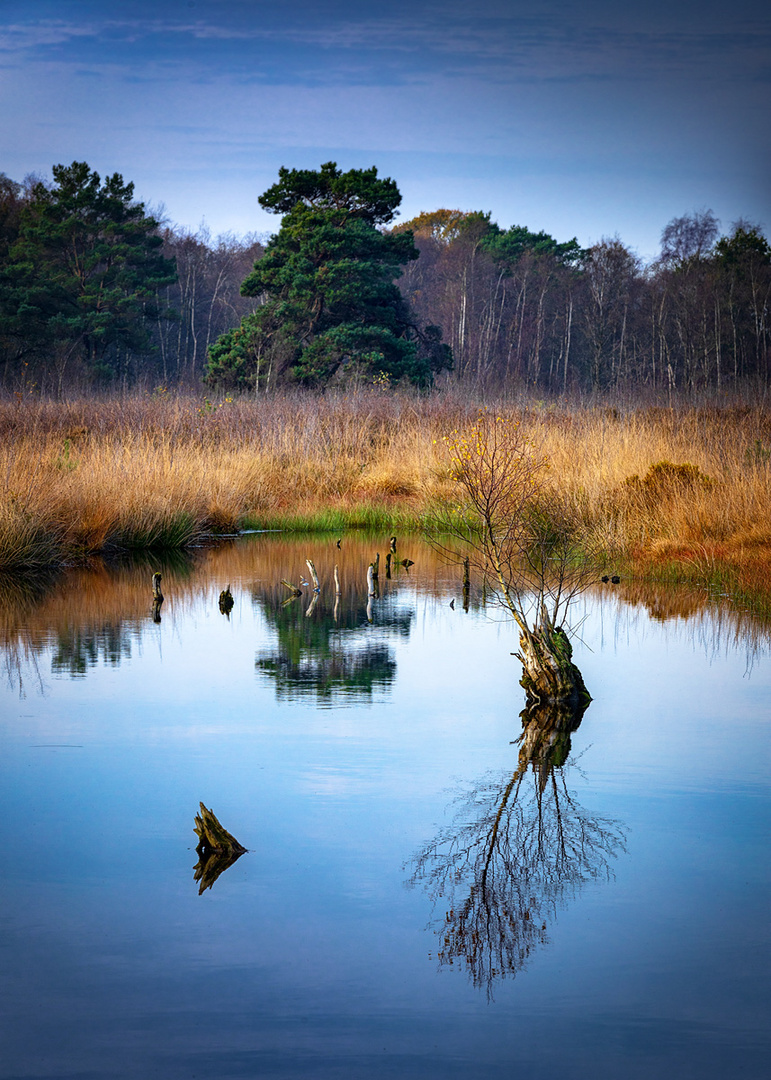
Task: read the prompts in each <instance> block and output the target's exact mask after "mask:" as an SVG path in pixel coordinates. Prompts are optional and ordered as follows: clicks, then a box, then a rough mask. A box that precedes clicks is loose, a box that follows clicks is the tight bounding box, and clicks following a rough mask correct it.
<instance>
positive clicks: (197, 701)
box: [0, 536, 771, 1080]
mask: <svg viewBox="0 0 771 1080" xmlns="http://www.w3.org/2000/svg"><path fill="white" fill-rule="evenodd" d="M334 540H335V538H332V539H329V540H326V539H324V540H319V539H318V538H315V539H313V540H312V541H311V540H307V541H297V540H289V539H286V538H283V537H280V536H257V537H251V538H247V539H245V540H243V541H241V542H239V543H238V544H235V545H231V546H228V547H226V548H222V549H219V550H215V551H208V552H206V551H204V552H200V553H198V555H197V557H196V558H195V559H179V560H176V561H172V562H170V563H163V562H159V561H158V560H144V561H142V562H140V563H138V564H133V565H127V566H123V567H119V566H112V567H108V566H105V565H101V564H100V565H99V566H97V567H94V568H92V569H90V570H79V571H74V572H72V573H70V574H68V575H66V576H65V577H63V578H61V579H58V580H56V581H53V582H48V583H43V584H42V585H40V586H39V587H38V588H37V589H35V588H31V587H27V586H26V585H24V584H23V583H19V582H11V583H5V588H4V593H3V600H2V604H0V645H2V649H3V664H4V673H5V679H4V683H3V686H2V691H1V692H0V713H1V715H2V724H1V726H0V739H1V740H2V742H1V743H0V769H1V770H2V788H1V789H0V792H1V793H0V812H1V813H2V821H3V825H4V828H3V841H4V851H3V854H4V859H3V864H4V865H3V875H2V885H1V886H0V890H1V892H0V899H1V906H0V944H1V945H2V950H3V952H2V955H3V964H2V968H0V995H1V999H2V1016H3V1020H2V1031H1V1033H0V1040H1V1041H0V1076H1V1077H3V1078H4V1080H10V1078H16V1077H25V1078H26V1077H29V1078H32V1077H35V1078H42V1077H47V1078H48V1077H50V1078H54V1077H56V1078H62V1080H64V1078H76V1077H77V1078H81V1077H100V1078H101V1077H115V1078H123V1077H132V1078H133V1077H158V1078H161V1077H163V1078H177V1077H180V1078H181V1077H193V1076H198V1077H218V1078H220V1077H221V1078H231V1077H232V1078H237V1077H282V1078H283V1077H292V1078H298V1080H299V1078H301V1077H302V1078H305V1077H319V1078H322V1077H323V1078H332V1077H334V1078H351V1080H353V1078H360V1077H375V1078H379V1077H384V1078H385V1077H400V1078H411V1077H416V1078H418V1077H420V1078H434V1077H436V1078H449V1077H464V1078H468V1077H477V1076H478V1077H507V1078H509V1077H511V1076H514V1075H521V1076H526V1077H528V1078H536V1080H538V1078H542V1077H543V1078H547V1077H548V1078H551V1077H556V1076H560V1077H564V1078H568V1080H570V1078H575V1080H584V1078H586V1080H588V1078H590V1077H591V1078H604V1077H607V1078H611V1077H614V1078H615V1077H621V1076H623V1077H630V1078H638V1077H639V1078H646V1080H647V1078H650V1077H652V1076H673V1077H689V1078H690V1077H693V1078H697V1077H698V1078H699V1080H703V1078H705V1077H707V1078H709V1077H716V1078H717V1077H725V1076H728V1075H732V1076H733V1075H741V1076H744V1077H752V1078H754V1077H760V1076H761V1075H763V1076H765V1068H764V1066H765V1064H766V1063H767V1060H768V1050H769V1037H768V1034H767V1032H768V1001H769V998H768V982H767V974H768V959H769V948H768V946H769V931H768V899H769V880H768V878H769V875H768V859H767V838H768V824H769V795H768V761H769V755H768V750H769V727H770V725H769V708H768V703H769V700H771V695H770V694H769V690H770V689H771V687H770V685H769V684H770V682H771V679H770V677H769V660H768V637H767V635H766V633H765V632H764V630H763V629H762V628H761V627H759V626H757V625H756V624H754V623H753V622H752V621H751V620H750V619H748V618H743V617H741V616H740V615H736V614H732V613H730V612H728V611H725V610H721V609H719V608H716V607H714V606H711V605H710V604H709V603H708V602H707V599H706V598H705V597H703V596H701V595H700V594H698V593H682V592H680V593H677V592H673V591H671V590H670V591H666V590H660V591H659V592H657V593H650V592H644V591H642V590H634V589H627V588H626V586H624V584H623V583H622V585H621V586H619V587H618V589H616V590H612V589H610V588H605V587H598V588H597V590H593V591H590V592H589V593H587V594H586V595H585V596H584V597H583V598H582V600H581V601H580V604H579V610H577V611H576V613H575V621H576V623H577V624H579V623H580V631H579V637H578V639H577V640H576V643H575V659H576V660H577V662H578V664H579V666H580V668H581V670H582V672H583V674H584V678H585V681H586V683H587V686H588V687H589V690H590V692H591V693H592V695H593V697H594V700H593V702H592V704H591V706H590V707H589V709H588V710H587V712H586V713H585V715H584V716H583V718H582V720H581V722H580V725H579V726H578V727H577V728H576V729H575V730H574V731H572V733H567V734H566V736H565V738H564V739H563V743H562V744H561V750H560V753H558V754H557V756H556V757H553V758H552V759H551V760H548V761H547V760H545V759H543V758H541V759H538V757H537V755H536V758H535V759H534V760H533V761H531V762H530V763H528V762H527V761H526V760H524V764H523V758H522V754H523V747H524V746H525V745H526V744H525V743H522V742H519V743H518V742H517V740H518V739H519V736H520V734H521V732H522V723H521V720H520V717H519V713H520V711H521V710H522V708H523V705H524V692H523V691H522V689H521V687H520V686H519V682H518V680H519V676H520V673H521V672H520V669H519V668H518V665H517V662H516V660H515V659H514V658H513V657H512V656H511V655H510V654H511V653H512V652H513V651H514V650H515V649H516V647H517V640H516V634H515V632H514V629H513V627H512V626H511V625H510V623H508V622H507V621H506V620H505V619H503V618H502V617H501V616H500V615H499V613H498V612H497V609H495V608H494V607H493V606H491V605H489V604H487V605H486V604H485V603H484V602H483V597H482V596H481V595H480V594H479V592H478V591H477V590H476V589H475V588H472V590H471V595H470V598H469V603H468V605H467V607H468V610H464V603H463V594H462V589H461V581H460V574H459V572H458V570H457V569H456V568H454V567H450V566H447V565H446V564H444V563H442V562H441V561H440V560H439V559H438V557H437V556H436V555H435V554H434V553H432V552H431V551H430V550H429V549H427V548H425V547H423V546H422V545H420V544H419V542H418V541H412V540H406V539H405V540H404V541H401V540H400V542H399V548H398V556H399V558H403V557H409V558H410V559H412V560H413V561H414V565H413V566H412V567H410V568H409V572H407V571H405V570H404V569H403V568H402V567H400V566H398V564H397V563H396V560H394V571H393V573H392V576H391V578H390V579H386V578H385V574H384V566H383V565H382V563H381V572H380V596H379V597H378V598H377V599H375V600H374V601H372V603H371V604H370V606H369V610H368V604H367V590H366V581H365V570H366V565H367V563H368V562H369V561H370V560H371V558H372V557H373V555H374V552H375V551H376V550H377V549H378V548H379V549H380V551H381V553H382V554H381V557H382V558H384V556H385V552H386V550H387V542H384V541H383V540H382V539H380V540H378V538H374V539H363V538H357V537H350V536H345V537H344V538H343V539H342V543H341V547H340V548H339V549H338V548H337V546H336V544H335V542H334ZM308 556H310V557H311V558H313V559H314V561H315V565H316V566H317V568H318V571H319V576H320V578H321V582H322V592H321V594H320V596H319V598H318V600H317V601H316V603H315V605H314V606H313V608H312V610H310V612H309V611H308V609H309V608H310V607H311V603H312V599H313V594H312V590H311V589H310V588H308V587H303V588H302V595H301V596H300V597H297V598H294V599H292V598H291V596H290V594H289V592H288V590H287V589H286V588H285V587H284V586H283V585H281V583H280V582H281V579H282V578H286V579H288V580H290V581H292V582H299V580H300V578H301V576H302V575H303V574H305V575H307V568H306V566H305V558H306V557H308ZM335 564H337V565H338V566H339V573H340V578H341V582H342V593H341V596H340V599H339V602H338V603H337V605H336V604H335V593H334V587H333V585H332V572H333V566H334V565H335ZM156 569H160V570H161V571H162V572H163V588H164V593H165V595H166V600H165V602H164V604H163V607H162V609H161V621H160V622H154V621H153V617H152V613H151V604H150V600H151V596H150V577H151V574H152V572H153V571H154V570H156ZM227 585H230V588H231V590H232V593H233V597H234V606H233V610H232V611H231V612H230V614H229V615H224V614H222V613H221V612H220V610H219V606H218V597H219V594H220V591H221V590H222V589H224V588H225V587H226V586H227ZM287 600H288V602H286V603H285V601H287ZM451 601H454V605H453V606H451ZM562 751H564V753H563V752H562ZM200 801H203V802H204V803H205V804H206V806H208V807H211V808H212V809H213V810H214V812H215V813H216V814H217V816H218V817H219V819H220V820H221V822H222V824H223V825H224V826H225V827H226V828H227V829H229V830H230V831H231V832H232V833H233V834H234V835H235V836H236V837H237V838H238V840H239V841H240V842H241V843H242V844H243V845H244V846H246V847H247V848H248V849H249V851H248V853H247V854H246V855H244V856H243V857H242V858H240V859H239V860H238V861H237V862H236V863H235V864H234V865H232V866H230V867H229V868H228V869H226V870H225V871H224V872H223V873H222V874H221V875H220V876H219V877H217V878H216V880H215V881H214V882H213V884H212V885H211V888H205V889H204V890H203V892H200V893H199V884H198V883H197V882H196V881H194V877H193V875H194V869H193V868H194V866H195V865H196V863H197V860H198V856H197V854H196V852H195V850H194V849H195V843H196V837H195V836H194V834H193V819H194V816H195V814H196V812H197V811H198V806H199V802H200Z"/></svg>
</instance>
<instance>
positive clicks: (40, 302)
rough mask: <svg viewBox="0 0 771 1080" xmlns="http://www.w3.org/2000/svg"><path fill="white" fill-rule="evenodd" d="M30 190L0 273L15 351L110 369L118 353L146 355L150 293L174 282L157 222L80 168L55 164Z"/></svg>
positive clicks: (121, 190) (128, 195)
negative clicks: (49, 179) (47, 179)
mask: <svg viewBox="0 0 771 1080" xmlns="http://www.w3.org/2000/svg"><path fill="white" fill-rule="evenodd" d="M53 176H54V184H53V185H52V186H51V187H47V186H46V185H45V184H43V183H38V184H36V185H35V186H34V187H33V189H32V191H31V194H30V196H29V199H28V201H27V202H26V203H25V205H24V206H23V208H22V210H21V217H20V221H19V226H18V234H17V236H16V238H15V240H14V241H13V243H11V245H10V247H9V248H8V250H7V253H6V255H5V257H4V259H3V260H2V266H1V267H0V313H1V314H2V316H3V323H4V327H5V336H6V337H7V338H9V339H11V340H14V341H15V342H16V346H17V355H19V356H21V355H26V354H38V355H40V356H43V357H45V358H50V359H52V360H53V362H54V363H55V364H56V365H57V368H58V369H59V375H60V382H61V374H62V372H63V370H64V368H65V366H66V365H67V364H68V363H69V362H70V361H71V360H73V359H78V360H80V361H82V362H83V364H84V365H85V368H86V370H87V371H88V372H89V374H98V375H102V374H109V373H112V363H111V362H114V359H115V352H116V349H118V348H122V349H123V351H124V354H129V353H132V352H133V353H136V352H142V351H146V350H148V348H149V346H150V338H149V335H148V326H147V324H148V321H149V320H150V319H155V318H156V317H157V314H158V311H157V290H158V289H159V288H160V287H161V286H163V285H166V284H168V283H169V282H172V281H174V280H175V279H176V272H175V269H174V263H173V261H172V260H169V259H165V258H164V257H163V255H162V254H161V247H162V243H163V241H162V239H161V238H160V237H159V236H158V235H157V230H158V222H157V221H156V220H155V219H154V218H153V217H150V216H148V215H147V214H146V213H145V208H144V204H143V203H137V202H134V201H133V197H134V185H133V184H131V183H128V184H127V183H124V180H123V177H122V176H121V175H120V174H119V173H114V174H113V175H112V176H108V177H106V178H105V179H104V181H103V182H102V180H101V178H100V176H99V174H98V173H96V172H92V170H91V169H90V168H89V166H88V165H87V164H86V163H85V162H78V161H75V162H73V163H72V165H66V166H65V165H55V166H54V168H53Z"/></svg>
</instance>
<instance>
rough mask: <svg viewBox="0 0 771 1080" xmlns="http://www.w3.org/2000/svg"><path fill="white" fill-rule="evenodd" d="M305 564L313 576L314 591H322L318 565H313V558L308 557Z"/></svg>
mask: <svg viewBox="0 0 771 1080" xmlns="http://www.w3.org/2000/svg"><path fill="white" fill-rule="evenodd" d="M305 565H306V566H307V567H308V573H309V574H310V576H311V581H312V582H313V591H314V592H317V593H318V592H321V585H319V575H318V574H317V573H316V567H315V566H314V565H313V559H306V560H305Z"/></svg>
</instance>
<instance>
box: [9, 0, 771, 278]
mask: <svg viewBox="0 0 771 1080" xmlns="http://www.w3.org/2000/svg"><path fill="white" fill-rule="evenodd" d="M0 150H2V154H0V172H5V173H6V174H7V175H8V176H10V177H12V178H13V179H15V180H22V179H23V178H24V176H25V175H27V174H29V173H38V174H41V175H43V176H50V170H51V166H52V165H54V164H57V163H66V164H69V163H70V162H72V161H76V160H77V161H87V162H88V164H89V165H90V166H91V167H92V168H93V169H96V170H97V171H98V172H100V174H102V175H105V174H108V173H113V172H120V173H121V174H122V175H123V177H124V179H125V180H131V181H133V182H134V184H135V190H136V194H137V197H138V198H140V199H142V200H144V201H145V202H146V203H147V204H149V205H150V206H151V207H153V208H154V209H156V210H159V209H163V211H164V212H165V214H166V215H167V217H168V219H170V220H171V221H172V222H174V223H176V224H178V225H181V226H184V227H187V228H189V229H191V230H197V229H198V228H199V227H200V226H201V225H202V224H205V225H206V226H207V227H208V228H209V229H210V231H211V233H212V235H217V234H220V233H225V232H232V233H235V234H237V235H243V234H245V233H247V232H257V233H261V234H269V233H270V232H275V231H276V230H277V228H278V219H277V218H275V217H273V216H272V215H269V214H266V213H265V212H264V211H262V210H261V209H260V207H259V205H258V202H257V199H258V197H259V195H260V194H261V193H262V192H263V191H264V190H265V189H266V188H268V187H269V186H270V185H271V184H272V183H273V182H274V181H275V180H276V178H277V173H278V169H279V167H280V166H282V165H285V166H287V167H289V168H317V167H318V166H319V165H320V164H322V163H323V162H326V161H330V160H333V161H336V162H337V163H338V165H339V166H340V167H341V168H344V169H349V168H364V167H366V168H368V167H370V166H371V165H375V166H377V169H378V172H379V174H380V175H382V176H391V177H393V178H394V179H395V180H396V182H397V184H398V185H399V189H400V191H401V193H402V196H403V202H402V207H401V217H402V220H407V219H409V218H411V217H413V216H414V215H416V214H418V213H420V212H422V211H426V210H434V209H437V208H439V207H449V208H458V209H461V210H483V211H489V212H490V213H491V215H492V219H493V220H494V221H497V222H498V224H499V225H501V226H502V227H504V228H508V227H509V226H511V225H515V224H516V225H526V226H527V227H528V228H531V229H533V230H536V231H537V230H540V229H545V230H546V231H547V232H549V233H551V234H552V235H553V236H555V237H556V238H557V239H558V240H560V241H564V240H568V239H570V238H571V237H573V236H576V237H577V238H578V240H579V242H580V243H582V244H583V245H589V244H591V243H594V242H596V241H598V240H600V239H602V238H603V237H610V236H614V235H618V236H620V237H621V239H622V240H623V241H624V242H625V243H627V244H629V245H630V246H631V247H632V248H633V249H635V250H636V251H637V252H638V254H640V255H641V256H643V257H644V258H651V257H653V256H654V255H655V254H656V252H657V251H658V248H659V241H660V236H661V231H662V229H663V228H664V226H665V225H666V224H667V222H668V221H670V220H671V219H672V218H673V217H677V216H680V215H683V214H686V213H690V212H693V211H695V210H704V209H711V210H712V211H713V212H714V213H715V214H716V215H717V217H718V218H719V219H720V221H721V224H722V228H723V230H724V231H728V230H729V229H730V227H731V224H732V223H733V222H734V221H736V220H737V219H746V220H749V221H751V222H753V223H757V224H759V225H761V226H762V227H763V228H764V230H765V231H766V234H767V235H769V234H771V6H770V5H768V3H767V0H732V2H731V3H726V2H725V0H668V2H667V0H639V2H638V3H636V4H634V5H627V4H625V3H623V2H620V0H545V2H542V3H540V2H538V0H530V2H523V0H475V2H474V3H469V2H468V0H467V2H459V0H438V2H433V0H381V2H379V3H370V2H369V0H356V2H354V0H292V2H291V3H290V2H284V0H154V2H151V0H122V2H120V3H118V2H114V0H0Z"/></svg>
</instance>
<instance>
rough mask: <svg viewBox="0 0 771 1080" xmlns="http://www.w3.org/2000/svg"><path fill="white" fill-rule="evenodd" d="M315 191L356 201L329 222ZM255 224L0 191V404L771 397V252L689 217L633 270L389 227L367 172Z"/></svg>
mask: <svg viewBox="0 0 771 1080" xmlns="http://www.w3.org/2000/svg"><path fill="white" fill-rule="evenodd" d="M325 170H326V172H325ZM308 184H312V185H313V184H315V185H317V187H318V185H319V184H321V185H322V186H323V185H324V184H326V186H327V187H326V190H327V195H325V198H326V197H327V196H328V195H329V192H330V191H331V192H334V191H337V192H338V193H339V192H341V191H343V188H346V185H347V188H346V191H345V193H344V195H343V196H341V198H342V202H340V200H339V199H338V203H337V204H336V205H337V206H338V210H337V213H338V219H335V220H333V218H332V217H330V214H331V213H332V210H330V206H331V205H332V203H330V204H329V205H328V206H327V205H326V204H325V205H321V203H319V202H318V201H316V202H314V198H315V195H313V194H311V195H309V194H308V192H309V191H310V188H309V187H308ZM303 185H305V187H303ZM334 198H337V195H335V196H334ZM346 200H348V201H347V202H346ZM367 200H369V202H368V201H367ZM333 201H334V199H333ZM260 202H261V205H263V207H264V208H267V209H270V210H272V212H274V213H277V214H281V215H283V216H282V221H281V226H280V228H279V229H278V231H277V233H276V234H275V235H273V236H272V237H270V238H268V237H258V236H256V235H249V236H244V237H235V236H219V237H212V236H211V235H210V233H209V232H208V231H207V229H206V228H205V227H201V228H200V229H199V230H198V231H197V232H195V233H193V232H191V231H189V230H186V229H182V228H179V227H177V226H175V225H174V224H172V223H171V222H168V221H164V220H162V219H161V218H160V217H158V216H155V215H154V214H153V213H152V212H151V211H150V210H148V209H147V207H146V206H145V205H144V204H143V203H142V202H138V201H137V200H135V198H134V188H133V184H131V183H130V182H125V181H124V179H123V177H122V176H121V175H120V174H118V173H116V174H113V175H112V176H107V177H105V178H104V179H102V178H101V177H100V176H99V175H98V174H97V173H96V172H94V171H93V170H91V169H90V168H89V166H88V165H87V164H86V163H83V162H73V163H72V165H68V166H64V165H57V166H54V168H53V180H52V181H44V180H42V179H40V178H34V177H33V178H27V179H26V180H23V181H22V182H16V181H14V180H12V179H10V178H8V177H7V176H6V175H5V174H0V385H1V386H2V387H3V388H4V389H5V390H6V392H13V393H42V394H43V395H49V394H52V395H58V396H61V395H62V394H63V393H64V392H65V391H67V390H78V391H81V392H82V391H88V390H92V389H93V390H99V391H100V392H101V391H104V390H108V389H111V388H112V389H120V390H122V391H126V390H132V389H150V390H152V389H155V388H157V387H163V388H164V389H167V390H169V389H172V388H175V387H178V388H180V389H182V388H184V389H198V390H200V389H202V388H203V387H204V386H205V387H206V388H207V390H208V392H215V393H216V392H220V391H223V392H233V391H236V392H242V391H248V392H264V391H270V390H273V389H276V388H282V387H291V386H310V387H316V388H319V387H323V386H328V385H329V386H343V385H346V384H350V383H352V382H353V383H357V384H361V383H362V382H364V383H365V384H367V383H369V384H375V385H384V386H394V385H397V384H400V383H404V384H412V385H416V386H419V387H427V386H430V385H438V386H445V387H449V386H455V387H457V388H458V389H460V388H463V389H464V390H468V391H473V392H475V393H494V394H500V393H504V394H509V393H519V392H523V391H524V392H530V393H537V394H542V395H546V396H558V395H570V394H575V393H598V392H599V393H603V392H615V393H618V392H621V393H626V394H635V393H642V392H646V393H649V392H652V393H653V394H654V395H660V394H662V393H664V394H667V393H668V394H672V393H673V392H676V393H678V394H682V393H685V394H690V393H693V392H701V391H716V392H722V391H724V390H729V389H731V388H734V389H739V388H741V387H748V388H752V390H755V391H765V390H767V388H768V382H769V360H770V359H771V352H770V348H769V347H770V345H771V327H770V326H769V306H770V303H771V247H770V246H769V243H768V240H767V238H766V237H765V235H764V233H763V231H762V229H761V227H760V226H759V225H756V224H753V223H751V222H748V221H738V222H735V223H733V224H731V225H730V227H729V228H728V229H726V230H721V227H720V223H719V222H718V220H717V219H716V217H715V216H714V214H713V213H712V212H711V211H710V210H708V209H702V210H697V211H692V212H688V213H685V214H684V215H682V216H681V217H676V218H674V219H672V220H671V221H670V222H669V223H667V224H665V225H664V227H663V229H662V234H661V249H660V252H659V255H658V257H657V258H656V259H655V260H653V261H652V262H649V263H648V264H645V263H643V261H642V260H641V259H640V257H639V256H638V255H637V254H636V253H635V252H634V251H633V250H631V249H630V248H629V247H628V246H627V245H625V244H624V242H623V240H622V239H621V238H619V237H618V236H614V237H607V238H604V239H602V240H601V241H599V242H598V243H595V244H594V245H593V246H591V247H589V248H582V247H581V246H580V245H579V243H578V242H577V240H575V239H571V240H568V241H559V240H557V239H556V238H554V237H552V236H550V235H549V234H548V233H546V232H543V231H534V230H532V229H531V228H529V227H528V226H525V225H515V226H512V227H510V228H503V227H501V226H500V225H498V224H497V223H496V222H495V221H494V220H493V219H492V215H491V214H490V213H489V212H483V211H460V210H457V209H438V210H433V211H427V212H425V213H422V214H420V215H418V216H417V217H414V218H413V219H411V220H409V221H405V222H400V221H398V220H397V212H398V211H397V207H398V205H399V202H400V195H399V192H398V189H397V187H396V184H395V183H394V181H392V180H385V179H380V178H378V177H377V172H376V170H375V169H371V170H351V171H350V172H349V173H342V172H341V171H340V170H339V169H337V167H336V166H335V164H334V163H328V164H327V165H324V166H322V168H321V170H320V171H316V172H310V171H307V172H305V171H297V170H292V171H289V170H281V176H280V179H279V182H278V184H276V185H274V186H273V187H272V188H271V189H270V190H269V192H266V193H265V194H264V195H263V196H262V197H261V199H260ZM340 206H342V207H343V210H342V213H341V212H340V209H339V208H340ZM577 224H578V223H577ZM324 230H326V233H325V231H324ZM319 252H321V254H319ZM309 267H310V270H308V268H309ZM325 275H326V276H325ZM290 278H291V280H290ZM322 279H323V284H322ZM320 312H321V314H319V313H320ZM298 342H302V343H303V344H302V347H301V348H300V347H299V346H298V345H297V343H298ZM223 358H224V359H223Z"/></svg>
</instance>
